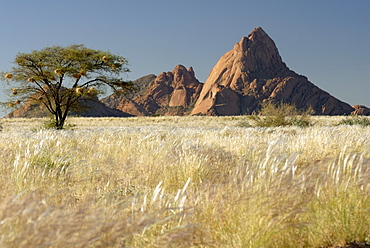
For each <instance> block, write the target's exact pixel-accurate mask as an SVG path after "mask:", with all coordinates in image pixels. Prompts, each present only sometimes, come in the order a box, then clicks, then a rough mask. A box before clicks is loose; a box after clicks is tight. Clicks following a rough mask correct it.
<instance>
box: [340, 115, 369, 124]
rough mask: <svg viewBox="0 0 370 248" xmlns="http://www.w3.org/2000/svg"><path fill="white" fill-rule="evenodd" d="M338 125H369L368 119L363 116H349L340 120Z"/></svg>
mask: <svg viewBox="0 0 370 248" xmlns="http://www.w3.org/2000/svg"><path fill="white" fill-rule="evenodd" d="M339 125H360V126H363V127H365V126H370V120H369V119H368V118H366V117H364V116H362V117H361V116H349V117H346V118H345V119H343V120H341V121H340V122H339V123H338V126H339Z"/></svg>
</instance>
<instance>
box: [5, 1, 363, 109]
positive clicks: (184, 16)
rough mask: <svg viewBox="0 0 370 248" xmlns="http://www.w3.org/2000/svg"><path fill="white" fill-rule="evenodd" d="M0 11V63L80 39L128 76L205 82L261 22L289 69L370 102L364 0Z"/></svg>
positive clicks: (350, 99)
mask: <svg viewBox="0 0 370 248" xmlns="http://www.w3.org/2000/svg"><path fill="white" fill-rule="evenodd" d="M0 9H1V14H0V30H1V34H0V71H7V70H8V69H10V68H11V67H12V61H13V59H14V56H15V55H16V54H17V53H18V52H31V51H32V50H38V49H42V48H44V47H46V46H52V45H70V44H85V45H86V46H87V47H90V48H94V49H100V50H109V51H111V52H113V53H117V54H119V55H122V56H124V57H127V58H128V59H129V63H130V69H131V70H132V72H131V73H129V74H128V77H127V79H131V80H134V79H137V78H139V77H141V76H144V75H147V74H150V73H153V74H156V75H158V74H159V73H161V72H163V71H172V69H173V68H174V67H175V66H176V65H178V64H182V65H184V66H186V67H189V66H192V67H193V68H194V71H195V74H196V76H197V78H198V79H199V80H200V81H201V82H205V80H206V79H207V76H208V74H209V72H210V71H211V69H212V67H213V66H214V65H215V64H216V62H217V61H218V59H219V58H220V57H221V56H222V55H223V54H224V53H225V52H227V51H229V50H231V49H232V48H233V46H234V44H235V43H236V42H239V41H240V39H241V37H243V36H247V35H248V34H249V33H250V32H251V31H252V30H253V29H254V28H255V27H259V26H260V27H262V28H263V29H264V30H265V31H266V32H267V34H268V35H269V36H270V37H271V38H272V39H273V40H274V41H275V43H276V45H277V47H278V49H279V52H280V55H281V56H282V58H283V61H284V62H286V64H287V65H288V67H289V68H290V69H292V70H294V71H295V72H297V73H299V74H302V75H305V76H307V77H308V78H309V80H310V81H311V82H312V83H314V84H316V85H317V86H319V87H320V88H322V89H324V90H326V91H328V92H329V93H330V94H332V95H334V96H335V97H337V98H339V99H340V100H342V101H345V102H347V103H349V104H351V105H355V104H364V105H367V106H368V107H370V97H369V92H370V1H369V0H347V1H344V0H325V1H322V0H310V1H307V0H282V1H279V0H253V1H252V0H223V1H221V0H188V1H177V0H157V1H155V0H105V1H100V0H99V1H98V0H64V1H60V0H32V1H29V0H0ZM0 87H1V88H0V101H1V100H4V98H3V96H4V94H3V90H2V89H3V85H0ZM0 111H2V112H0V116H3V115H4V113H5V112H6V111H4V110H1V109H0Z"/></svg>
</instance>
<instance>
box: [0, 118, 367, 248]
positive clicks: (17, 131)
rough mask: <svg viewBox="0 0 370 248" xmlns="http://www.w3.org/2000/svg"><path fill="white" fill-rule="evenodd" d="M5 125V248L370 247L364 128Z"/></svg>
mask: <svg viewBox="0 0 370 248" xmlns="http://www.w3.org/2000/svg"><path fill="white" fill-rule="evenodd" d="M312 118H313V123H314V124H313V125H312V126H308V127H297V126H288V127H256V126H253V124H252V123H249V122H250V119H248V118H247V117H244V116H238V117H202V116H192V117H163V116H162V117H140V118H139V117H138V118H136V117H135V118H70V119H68V123H69V124H71V125H70V126H72V127H70V128H69V129H68V128H67V129H66V130H48V129H42V128H38V126H40V125H41V123H42V122H43V121H44V119H1V120H0V122H1V125H2V131H1V132H0V188H1V190H0V247H337V246H345V245H346V244H348V243H351V242H352V243H353V242H359V243H365V242H369V241H370V127H368V126H361V125H336V123H338V122H340V120H341V119H342V118H344V117H312Z"/></svg>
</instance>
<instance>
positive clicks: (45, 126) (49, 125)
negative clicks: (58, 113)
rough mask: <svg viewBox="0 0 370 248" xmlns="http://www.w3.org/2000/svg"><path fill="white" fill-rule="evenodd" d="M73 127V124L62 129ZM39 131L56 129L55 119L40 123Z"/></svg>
mask: <svg viewBox="0 0 370 248" xmlns="http://www.w3.org/2000/svg"><path fill="white" fill-rule="evenodd" d="M74 127H75V125H73V124H65V125H64V127H63V129H73V128H74ZM40 129H58V126H57V123H56V121H55V119H53V118H50V119H48V120H46V121H44V122H43V123H42V125H41V128H40Z"/></svg>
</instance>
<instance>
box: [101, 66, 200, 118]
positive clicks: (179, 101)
mask: <svg viewBox="0 0 370 248" xmlns="http://www.w3.org/2000/svg"><path fill="white" fill-rule="evenodd" d="M202 86H203V85H202V84H201V83H200V82H199V81H198V79H196V77H195V73H194V70H193V68H192V67H190V68H189V69H186V68H185V67H184V66H182V65H178V66H176V67H175V68H174V69H173V71H172V72H163V73H161V74H160V75H158V76H157V77H156V78H155V79H154V80H153V81H152V82H150V84H149V85H148V86H147V87H146V88H143V90H142V92H141V93H143V94H140V93H136V94H135V95H134V97H127V96H124V97H122V98H120V101H119V102H117V101H116V104H115V105H108V106H110V107H114V108H117V109H119V110H122V111H124V112H127V113H129V114H132V115H137V116H147V115H153V114H164V115H184V114H186V113H187V112H189V108H190V107H191V106H192V105H193V104H194V103H195V101H196V99H197V98H198V96H199V94H200V91H201V89H202ZM115 97H116V96H114V95H112V96H109V97H108V98H110V99H113V98H115ZM102 101H103V102H104V103H107V99H103V100H102Z"/></svg>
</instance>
